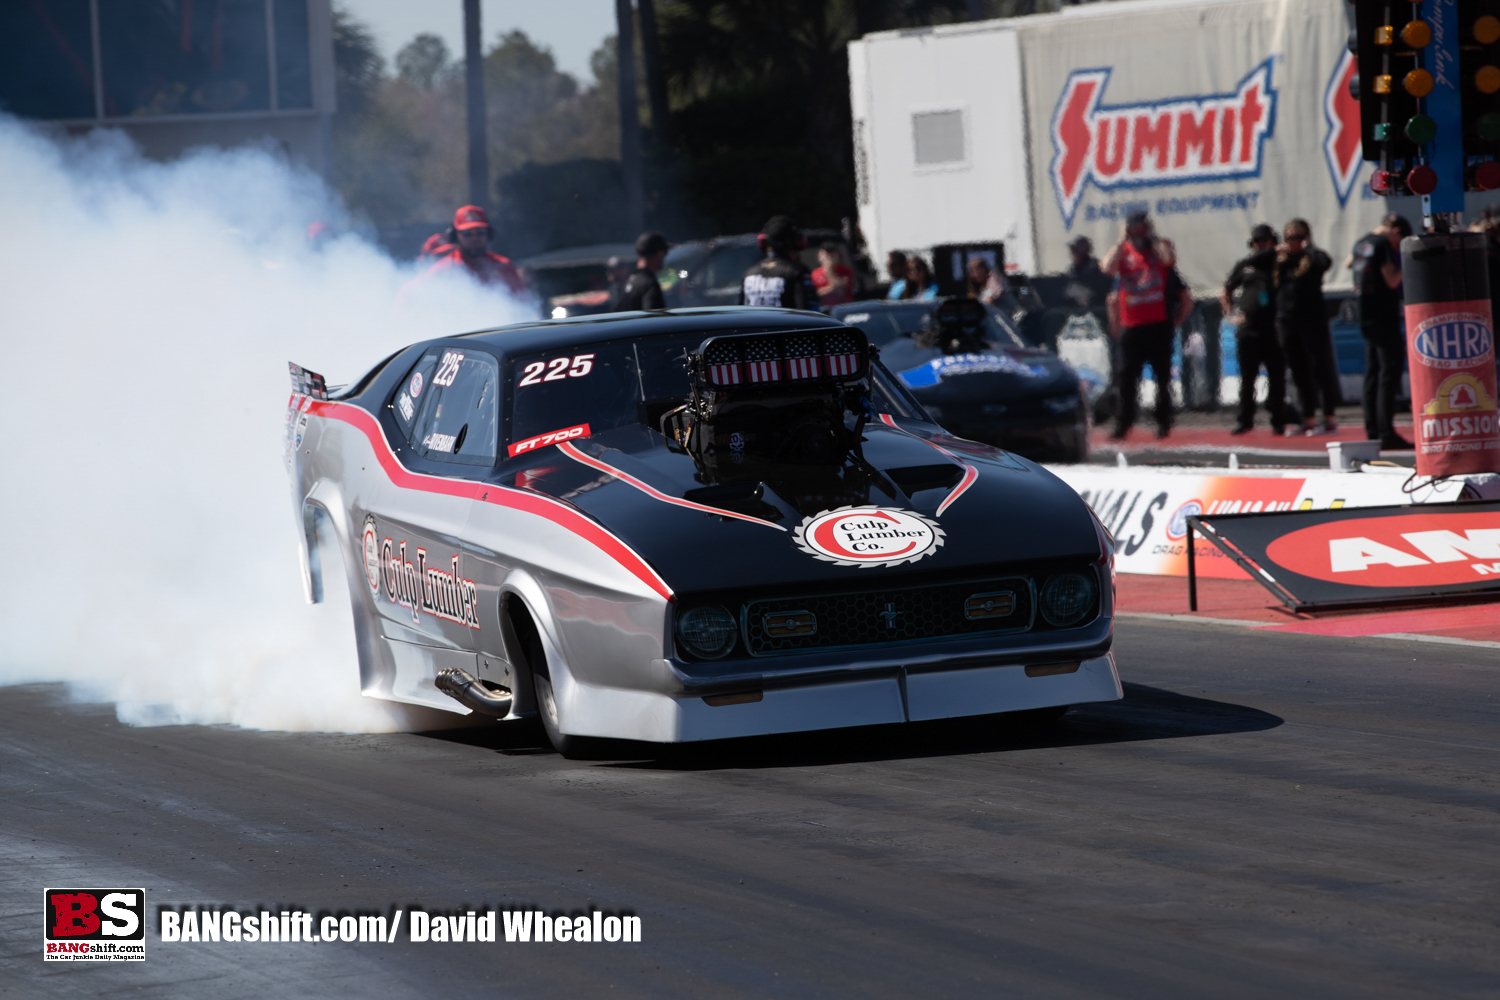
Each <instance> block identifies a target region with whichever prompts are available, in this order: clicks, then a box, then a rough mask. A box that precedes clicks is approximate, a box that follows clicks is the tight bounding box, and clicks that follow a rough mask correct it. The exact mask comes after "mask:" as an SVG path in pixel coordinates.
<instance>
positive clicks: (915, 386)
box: [831, 298, 1089, 462]
mask: <svg viewBox="0 0 1500 1000" xmlns="http://www.w3.org/2000/svg"><path fill="white" fill-rule="evenodd" d="M831 315H833V316H834V318H836V319H841V320H843V321H844V322H845V323H849V324H851V325H853V326H858V327H859V328H860V329H862V330H864V331H865V332H866V334H867V335H868V336H869V338H870V342H871V343H873V344H875V345H876V346H877V347H879V348H880V359H881V361H882V362H883V363H884V364H885V366H886V367H887V368H889V369H890V370H891V371H892V372H894V373H895V374H896V377H897V378H899V379H900V380H901V381H902V383H903V384H904V385H905V387H906V388H907V389H909V390H910V391H911V393H912V395H914V396H916V397H917V399H918V400H919V401H920V402H921V403H922V405H923V407H924V408H925V409H926V411H927V414H928V415H929V416H931V417H932V418H933V419H935V420H936V421H937V422H938V423H940V424H941V425H942V426H943V427H944V428H946V429H947V430H948V431H949V432H950V433H952V434H955V435H957V436H958V437H963V438H970V439H972V440H975V441H983V442H986V443H987V444H992V445H995V446H996V447H1000V448H1008V449H1010V450H1012V451H1015V452H1017V453H1019V454H1022V455H1025V456H1026V457H1027V458H1032V459H1036V460H1037V461H1060V462H1082V461H1084V460H1085V459H1086V458H1087V457H1088V449H1089V408H1088V396H1087V391H1086V389H1085V388H1084V387H1083V386H1082V385H1081V384H1080V382H1079V378H1078V373H1077V372H1075V371H1074V370H1073V368H1072V366H1070V365H1069V364H1068V363H1067V362H1066V361H1063V360H1062V359H1061V358H1059V357H1058V356H1057V355H1056V354H1053V353H1052V352H1051V351H1046V350H1042V349H1040V348H1035V347H1030V346H1028V345H1027V343H1026V342H1025V341H1024V340H1023V339H1022V338H1021V337H1020V335H1019V334H1018V333H1017V332H1016V330H1015V328H1014V326H1013V325H1012V324H1011V322H1010V321H1009V320H1008V319H1007V318H1006V317H1005V316H1004V315H1003V314H1002V313H1001V312H1000V311H999V310H997V309H995V308H993V307H992V306H986V305H984V304H982V303H980V302H976V301H974V300H973V299H957V298H955V299H940V300H937V301H935V302H911V301H894V302H851V303H849V304H847V305H841V306H835V307H834V308H833V309H832V310H831Z"/></svg>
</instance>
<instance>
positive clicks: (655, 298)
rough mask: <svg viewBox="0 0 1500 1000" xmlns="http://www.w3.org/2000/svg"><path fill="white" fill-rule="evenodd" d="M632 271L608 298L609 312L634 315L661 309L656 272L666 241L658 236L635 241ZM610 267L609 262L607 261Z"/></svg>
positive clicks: (645, 235)
mask: <svg viewBox="0 0 1500 1000" xmlns="http://www.w3.org/2000/svg"><path fill="white" fill-rule="evenodd" d="M635 257H636V260H635V270H634V271H633V272H631V274H630V276H629V277H628V278H626V279H625V282H624V283H623V284H622V285H620V286H619V288H618V289H617V290H616V291H615V293H614V294H613V295H611V296H610V301H609V311H610V312H636V311H639V310H642V309H665V308H666V307H667V302H666V299H664V298H663V297H662V294H661V283H660V282H658V281H657V280H656V272H657V271H660V270H661V266H662V264H663V262H665V261H666V259H667V241H666V238H665V237H663V236H662V234H661V233H642V234H641V235H640V238H639V239H637V240H636V241H635ZM611 263H613V258H611Z"/></svg>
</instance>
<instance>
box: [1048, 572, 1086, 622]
mask: <svg viewBox="0 0 1500 1000" xmlns="http://www.w3.org/2000/svg"><path fill="white" fill-rule="evenodd" d="M1094 589H1095V588H1094V581H1093V580H1092V579H1091V578H1089V577H1087V576H1084V575H1083V574H1082V573H1059V574H1058V575H1057V576H1054V577H1053V578H1052V579H1050V580H1048V581H1047V586H1045V587H1043V588H1042V617H1043V618H1045V619H1046V620H1047V624H1049V625H1052V626H1054V627H1056V628H1067V627H1068V626H1069V625H1077V624H1078V623H1079V621H1081V620H1082V619H1083V616H1084V615H1086V614H1088V611H1089V608H1090V607H1092V606H1093V604H1094Z"/></svg>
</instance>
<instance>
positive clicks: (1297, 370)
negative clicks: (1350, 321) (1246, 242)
mask: <svg viewBox="0 0 1500 1000" xmlns="http://www.w3.org/2000/svg"><path fill="white" fill-rule="evenodd" d="M1283 233H1284V234H1285V242H1283V243H1282V245H1281V246H1280V247H1278V248H1277V252H1276V335H1277V337H1279V338H1280V340H1281V350H1282V352H1283V353H1284V354H1285V355H1286V363H1287V367H1288V368H1290V369H1291V370H1292V381H1293V382H1294V383H1296V386H1297V398H1298V399H1299V400H1300V401H1301V406H1302V428H1301V431H1302V433H1304V434H1318V433H1324V434H1334V433H1337V431H1338V423H1337V421H1336V420H1335V419H1334V413H1335V411H1336V410H1337V408H1338V405H1339V403H1340V401H1341V400H1340V396H1341V394H1340V392H1339V370H1338V363H1337V361H1335V360H1334V356H1333V338H1332V336H1331V335H1330V334H1329V332H1328V312H1327V310H1326V309H1325V308H1324V307H1323V275H1325V274H1327V273H1328V270H1329V268H1331V267H1333V261H1332V260H1331V259H1330V258H1329V256H1328V255H1327V254H1326V253H1324V252H1323V251H1322V250H1320V249H1318V248H1317V247H1316V246H1314V245H1313V242H1312V227H1311V226H1309V225H1308V224H1307V220H1306V219H1293V220H1292V221H1291V222H1288V223H1287V224H1286V228H1285V229H1284V230H1283ZM1319 397H1321V398H1322V402H1323V425H1322V427H1321V428H1320V427H1319V426H1318V422H1317V420H1316V419H1315V418H1314V416H1313V414H1314V412H1315V411H1316V410H1317V408H1318V400H1319ZM1287 433H1288V434H1289V435H1290V434H1294V433H1296V429H1294V428H1288V430H1287Z"/></svg>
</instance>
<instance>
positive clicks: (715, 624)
mask: <svg viewBox="0 0 1500 1000" xmlns="http://www.w3.org/2000/svg"><path fill="white" fill-rule="evenodd" d="M738 632H739V630H738V629H737V628H736V627H735V624H734V618H733V617H731V616H730V614H729V612H728V611H725V610H724V609H723V608H721V607H719V606H718V605H712V606H709V607H706V608H693V609H692V610H691V611H688V612H686V613H684V614H683V616H682V617H681V618H678V619H677V638H679V639H681V640H682V644H683V645H684V646H686V647H687V648H688V649H689V651H691V652H692V654H693V655H694V656H699V657H702V658H703V659H705V660H717V659H719V658H721V657H724V656H728V655H729V651H730V650H731V649H733V648H734V641H735V638H736V636H737V634H738Z"/></svg>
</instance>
